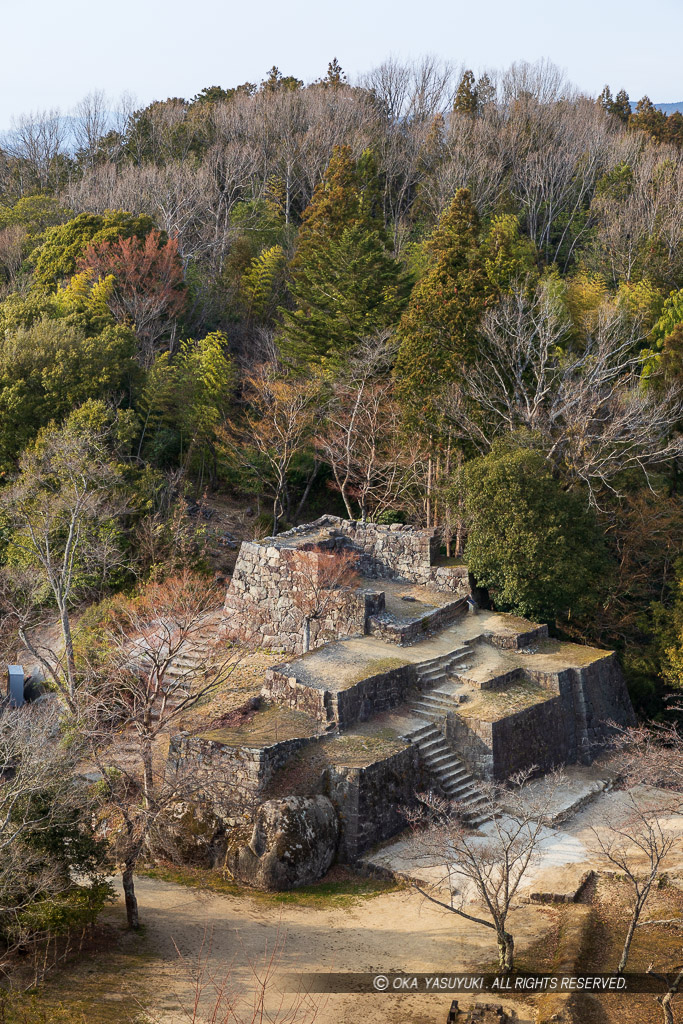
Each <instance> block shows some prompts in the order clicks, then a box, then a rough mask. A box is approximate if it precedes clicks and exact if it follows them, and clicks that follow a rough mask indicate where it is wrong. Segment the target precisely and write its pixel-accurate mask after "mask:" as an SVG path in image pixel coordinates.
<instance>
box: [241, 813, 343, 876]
mask: <svg viewBox="0 0 683 1024" xmlns="http://www.w3.org/2000/svg"><path fill="white" fill-rule="evenodd" d="M338 838H339V821H338V819H337V815H336V812H335V809H334V806H333V805H332V803H331V801H330V800H328V799H327V797H324V796H316V797H299V796H288V797H284V798H282V799H280V800H267V801H266V802H265V803H262V804H261V806H260V807H259V808H258V810H257V811H256V815H255V819H254V826H253V829H252V830H251V835H250V836H249V833H248V832H247V831H246V830H243V831H242V834H241V835H237V836H236V837H235V838H234V839H233V840H232V842H231V843H230V844H229V846H228V851H227V856H226V866H227V868H228V870H229V871H230V872H231V873H232V875H233V877H234V878H235V879H236V880H237V881H239V882H244V883H245V884H246V885H251V886H253V887H254V888H255V889H269V890H274V891H282V890H285V889H295V888H297V887H298V886H300V885H310V884H311V883H312V882H315V881H317V880H318V879H319V878H321V877H322V876H323V875H324V874H325V872H326V871H327V869H328V868H329V867H330V865H331V864H332V861H333V860H334V855H335V852H336V849H337V842H338Z"/></svg>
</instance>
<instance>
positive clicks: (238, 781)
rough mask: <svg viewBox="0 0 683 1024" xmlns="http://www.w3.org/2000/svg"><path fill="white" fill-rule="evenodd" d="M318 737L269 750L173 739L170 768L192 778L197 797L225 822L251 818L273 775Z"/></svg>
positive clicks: (194, 738)
mask: <svg viewBox="0 0 683 1024" xmlns="http://www.w3.org/2000/svg"><path fill="white" fill-rule="evenodd" d="M316 741H317V737H315V736H309V737H303V738H301V739H293V740H281V741H280V742H279V743H273V744H271V745H270V746H268V747H247V746H243V747H238V746H232V745H230V744H227V743H221V742H220V741H218V740H212V739H206V738H204V737H201V736H190V735H188V734H187V733H178V734H177V735H175V736H172V737H171V741H170V744H169V751H168V764H169V767H170V769H171V770H172V771H183V772H189V773H191V774H192V778H193V779H194V780H195V782H196V784H197V796H198V797H199V798H200V799H202V800H203V801H205V802H206V803H208V804H209V805H210V806H211V807H212V808H213V810H214V812H215V813H216V814H217V815H219V816H220V817H223V818H225V819H228V820H229V819H230V818H231V817H233V816H234V815H235V814H236V813H239V814H240V815H241V816H242V817H244V816H246V817H249V812H250V811H251V810H253V809H254V808H255V807H256V804H257V803H258V801H259V799H260V797H261V794H262V793H263V790H264V789H265V788H266V786H267V785H268V783H269V782H270V779H271V778H272V776H273V774H274V773H275V772H276V771H277V770H278V769H279V768H282V766H283V765H284V764H285V763H286V762H287V761H288V760H289V758H290V757H291V756H292V754H295V753H296V752H297V750H300V749H301V747H303V746H305V745H306V744H307V743H312V742H316Z"/></svg>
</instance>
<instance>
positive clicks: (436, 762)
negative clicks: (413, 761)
mask: <svg viewBox="0 0 683 1024" xmlns="http://www.w3.org/2000/svg"><path fill="white" fill-rule="evenodd" d="M452 757H453V755H452V753H451V752H450V750H446V751H444V753H443V754H439V753H437V754H428V755H427V756H426V757H425V759H424V760H425V763H426V764H427V765H428V767H429V768H430V770H431V771H433V772H436V771H437V769H438V768H442V767H445V766H446V765H448V766H449V768H451V767H452V764H451V759H452Z"/></svg>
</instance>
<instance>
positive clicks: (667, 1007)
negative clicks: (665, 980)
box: [659, 992, 674, 1024]
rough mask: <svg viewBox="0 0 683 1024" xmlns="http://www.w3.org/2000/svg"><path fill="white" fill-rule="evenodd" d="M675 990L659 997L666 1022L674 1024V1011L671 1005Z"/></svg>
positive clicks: (666, 1023)
mask: <svg viewBox="0 0 683 1024" xmlns="http://www.w3.org/2000/svg"><path fill="white" fill-rule="evenodd" d="M673 995H674V993H673V992H667V993H666V995H665V996H662V997H661V999H659V1005H660V1006H661V1008H662V1014H663V1015H664V1024H674V1011H673V1007H672V1005H671V1000H672V998H673Z"/></svg>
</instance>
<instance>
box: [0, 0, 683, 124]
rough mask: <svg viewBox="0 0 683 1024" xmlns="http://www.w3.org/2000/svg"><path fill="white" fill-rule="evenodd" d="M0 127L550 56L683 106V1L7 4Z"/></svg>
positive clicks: (590, 76)
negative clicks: (20, 117)
mask: <svg viewBox="0 0 683 1024" xmlns="http://www.w3.org/2000/svg"><path fill="white" fill-rule="evenodd" d="M0 11H1V13H2V20H1V22H0V23H1V24H2V37H3V39H2V50H1V53H0V127H7V126H8V125H9V121H10V118H11V116H12V115H13V114H18V113H22V112H28V111H30V110H33V109H44V108H48V107H51V106H59V107H61V108H62V110H63V111H64V112H67V111H68V108H69V107H71V106H72V105H73V104H74V103H75V102H77V101H78V100H79V99H80V98H81V97H82V96H83V95H85V93H87V92H89V91H91V90H93V89H103V90H104V91H105V92H106V93H107V94H109V95H110V96H112V97H118V96H119V95H120V94H121V93H122V92H123V91H128V92H131V93H133V94H134V95H135V96H136V97H137V99H138V100H139V101H140V103H147V102H149V101H150V100H152V99H164V98H166V97H167V96H185V97H190V96H192V95H194V94H195V93H196V92H198V91H199V90H200V89H201V88H202V87H204V86H207V85H214V84H215V85H222V86H229V85H236V84H238V83H240V82H243V81H245V80H250V81H259V80H260V79H261V78H262V77H263V76H264V75H265V72H266V71H267V69H268V68H269V67H271V65H273V64H277V65H278V66H279V68H280V70H281V71H282V72H283V74H295V75H297V76H298V77H299V78H303V79H304V80H306V81H310V80H311V79H313V78H316V77H317V76H319V75H321V74H324V72H325V70H326V68H327V63H328V61H329V60H330V59H331V58H332V57H334V56H336V57H337V58H338V59H339V61H340V63H341V64H342V66H343V68H344V69H345V70H346V71H347V72H348V73H349V74H350V75H351V76H353V75H356V74H357V73H359V72H362V71H366V70H369V69H370V68H371V67H373V66H374V65H376V64H378V63H380V62H381V61H382V60H383V59H385V58H386V57H388V56H389V55H390V54H393V55H395V56H397V57H401V58H405V57H418V56H421V55H423V54H425V53H432V54H436V55H438V56H440V57H444V58H447V59H450V60H453V61H455V62H457V63H461V62H464V63H465V64H466V65H468V66H471V67H473V68H474V69H480V68H483V67H503V66H506V65H508V64H510V63H511V62H512V61H513V60H520V59H525V60H536V59H537V58H539V57H548V58H550V59H551V60H552V61H554V62H555V63H556V64H558V65H560V66H561V67H562V68H564V69H565V70H566V72H567V74H568V76H569V78H570V79H571V80H572V81H573V82H575V83H576V84H577V85H578V86H580V87H581V88H582V89H584V90H586V91H587V92H591V93H597V92H598V91H599V90H600V89H601V88H602V86H603V85H604V84H605V82H609V83H610V85H611V86H612V87H613V89H614V90H616V89H618V88H620V87H622V86H623V87H625V88H626V89H627V90H628V92H629V94H630V96H631V98H632V99H634V100H635V99H638V98H640V96H641V95H642V94H643V93H648V95H649V96H650V98H651V99H652V100H654V101H655V102H667V101H679V100H683V73H682V72H681V66H682V65H681V56H680V47H681V39H682V38H683V0H649V2H645V3H644V2H643V0H563V2H558V0H488V2H481V0H479V2H477V0H467V2H465V0H335V2H333V3H332V2H329V0H323V2H321V3H311V2H310V0H261V2H260V3H259V2H256V3H255V2H251V3H250V2H248V0H239V2H235V0H224V2H219V0H200V2H198V3H189V2H187V0H165V2H162V0H114V2H111V0H110V2H108V3H94V2H93V0H62V2H56V0H29V2H28V3H26V2H25V3H17V2H16V0H0Z"/></svg>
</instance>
